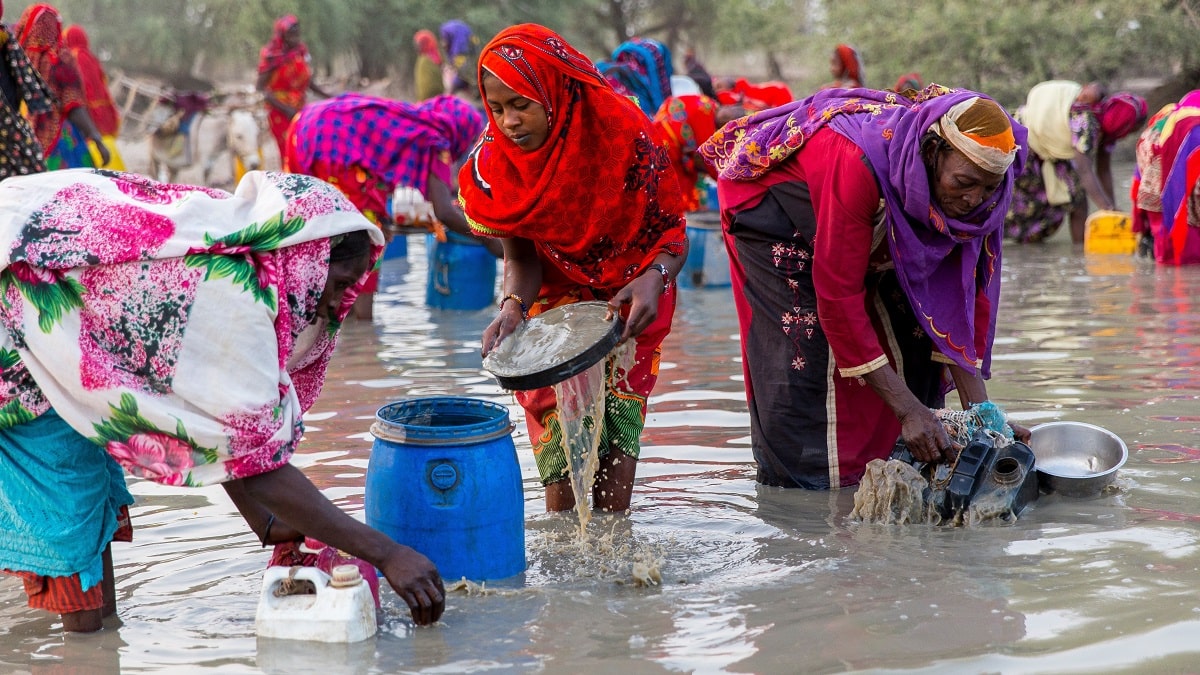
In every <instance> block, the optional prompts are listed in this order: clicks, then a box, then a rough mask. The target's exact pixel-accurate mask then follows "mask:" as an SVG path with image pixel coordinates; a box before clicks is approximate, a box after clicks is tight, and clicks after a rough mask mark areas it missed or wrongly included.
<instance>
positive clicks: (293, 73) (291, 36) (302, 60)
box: [256, 14, 329, 162]
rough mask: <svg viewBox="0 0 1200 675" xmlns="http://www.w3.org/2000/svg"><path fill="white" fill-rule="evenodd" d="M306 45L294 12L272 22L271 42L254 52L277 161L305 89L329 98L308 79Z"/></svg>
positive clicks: (304, 97) (304, 94)
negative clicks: (273, 23)
mask: <svg viewBox="0 0 1200 675" xmlns="http://www.w3.org/2000/svg"><path fill="white" fill-rule="evenodd" d="M309 60H310V57H309V55H308V45H306V44H304V42H303V41H302V40H301V39H300V19H298V18H296V15H295V14H288V15H287V16H282V17H280V18H279V19H277V20H276V21H275V31H274V33H273V34H272V35H271V41H270V42H268V43H267V45H266V46H265V47H263V48H262V51H261V52H259V55H258V82H257V84H256V87H257V88H258V90H259V91H261V92H262V94H263V101H264V102H265V104H266V106H267V124H268V126H270V128H271V135H272V136H274V137H275V143H276V145H277V146H278V148H279V157H280V161H281V162H282V161H283V159H282V158H283V156H284V155H285V154H286V151H287V130H288V125H290V124H291V123H292V118H293V117H295V116H296V113H298V112H300V109H301V108H303V107H304V102H305V99H306V98H307V96H308V91H309V90H310V89H311V90H312V91H314V92H316V93H317V94H319V95H321V96H324V97H325V98H329V94H327V93H325V91H324V90H323V89H321V88H320V87H319V86H317V84H316V83H315V82H313V79H312V69H311V68H310V67H309V65H308V62H309Z"/></svg>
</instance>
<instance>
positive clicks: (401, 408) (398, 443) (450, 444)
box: [364, 396, 525, 581]
mask: <svg viewBox="0 0 1200 675" xmlns="http://www.w3.org/2000/svg"><path fill="white" fill-rule="evenodd" d="M512 429H513V425H512V423H511V422H510V421H509V416H508V409H507V408H505V407H504V406H502V405H500V404H498V403H492V402H491V401H483V400H479V399H472V398H464V397H455V396H437V397H427V398H411V399H404V400H401V401H397V402H395V403H391V404H389V405H386V406H384V407H382V408H380V409H379V411H378V413H376V415H375V424H374V425H373V426H372V427H371V433H373V434H374V435H375V443H374V445H373V446H372V448H371V460H370V462H369V463H368V465H367V481H366V491H365V494H364V502H365V503H364V506H365V511H366V521H367V524H368V525H370V526H371V527H373V528H375V529H377V530H379V531H381V532H383V533H385V534H387V535H388V536H390V537H391V538H392V539H394V540H396V541H397V542H399V543H401V544H404V545H406V546H410V547H412V548H414V549H416V550H417V551H419V552H421V553H423V554H424V555H426V556H427V557H428V558H429V559H430V560H432V561H433V563H434V564H435V565H437V567H438V572H439V573H440V574H441V576H442V578H443V579H446V580H456V579H461V578H464V577H465V578H467V579H470V580H472V581H484V580H490V579H503V578H505V577H511V576H514V575H516V574H519V573H521V572H523V571H524V570H525V500H524V498H523V497H522V494H521V470H520V466H519V465H518V463H517V452H516V448H515V447H514V445H513V441H512Z"/></svg>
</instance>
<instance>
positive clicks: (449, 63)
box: [439, 19, 479, 96]
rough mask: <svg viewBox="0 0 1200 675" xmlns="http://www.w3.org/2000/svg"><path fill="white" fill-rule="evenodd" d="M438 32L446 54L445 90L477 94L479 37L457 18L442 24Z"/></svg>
mask: <svg viewBox="0 0 1200 675" xmlns="http://www.w3.org/2000/svg"><path fill="white" fill-rule="evenodd" d="M439 32H440V33H441V34H442V52H444V53H445V54H446V64H445V66H444V68H445V69H446V83H445V84H446V92H447V93H450V94H459V95H471V96H478V95H479V92H478V85H477V83H476V77H478V76H477V74H476V64H477V62H478V61H479V38H477V37H475V33H474V32H472V31H471V27H470V26H468V25H467V24H466V23H464V22H462V21H459V20H458V19H451V20H450V21H447V22H446V23H444V24H442V26H441V28H440V30H439Z"/></svg>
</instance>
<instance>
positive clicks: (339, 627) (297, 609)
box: [254, 565, 376, 642]
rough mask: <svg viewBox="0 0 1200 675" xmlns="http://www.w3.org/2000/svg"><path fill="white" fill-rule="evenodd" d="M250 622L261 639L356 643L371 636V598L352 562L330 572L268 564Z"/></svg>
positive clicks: (373, 609)
mask: <svg viewBox="0 0 1200 675" xmlns="http://www.w3.org/2000/svg"><path fill="white" fill-rule="evenodd" d="M303 582H309V583H303ZM254 626H255V630H256V631H257V632H258V635H259V637H265V638H278V639H281V640H312V641H316V642H359V641H361V640H365V639H367V638H369V637H371V636H372V635H374V634H375V630H376V625H375V599H374V597H373V596H372V595H371V587H370V586H368V585H367V582H366V581H365V580H364V579H363V578H362V574H361V573H360V572H359V570H358V567H357V566H355V565H338V566H337V567H334V568H333V575H332V576H330V575H328V574H326V573H324V572H322V571H321V570H319V569H317V568H315V567H280V566H276V567H268V568H267V570H266V572H264V573H263V589H262V597H260V598H259V601H258V614H257V616H256V617H255V621H254Z"/></svg>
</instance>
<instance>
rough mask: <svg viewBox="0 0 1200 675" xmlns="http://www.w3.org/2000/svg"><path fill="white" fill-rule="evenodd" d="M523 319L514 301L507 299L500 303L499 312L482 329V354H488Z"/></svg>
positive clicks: (518, 306)
mask: <svg viewBox="0 0 1200 675" xmlns="http://www.w3.org/2000/svg"><path fill="white" fill-rule="evenodd" d="M524 321H525V317H524V316H523V315H522V314H521V306H520V305H518V304H517V303H516V302H515V301H512V300H509V301H508V302H506V303H504V304H503V305H500V313H499V314H497V315H496V318H495V319H492V322H491V323H490V324H488V327H487V328H485V329H484V331H483V355H484V356H487V355H488V354H490V353H491V351H492V350H493V349H495V348H496V345H498V344H500V342H501V340H503V339H504V338H506V337H508V336H509V335H511V334H512V332H513V331H515V330H516V329H517V327H518V326H520V325H521V324H522V323H523V322H524Z"/></svg>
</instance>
